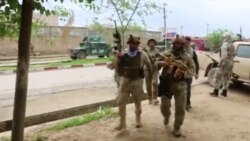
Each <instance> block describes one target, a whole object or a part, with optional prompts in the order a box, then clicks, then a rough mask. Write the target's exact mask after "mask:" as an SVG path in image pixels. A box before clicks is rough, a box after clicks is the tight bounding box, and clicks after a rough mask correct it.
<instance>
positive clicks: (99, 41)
mask: <svg viewBox="0 0 250 141" xmlns="http://www.w3.org/2000/svg"><path fill="white" fill-rule="evenodd" d="M90 55H91V56H92V55H95V56H98V57H99V58H103V57H105V56H107V57H109V56H110V55H112V48H111V46H110V45H109V44H107V43H106V42H105V40H104V36H103V35H101V34H100V33H91V34H90V33H89V34H88V36H87V37H84V38H83V40H82V42H80V44H79V47H76V48H72V49H70V58H71V59H85V58H86V57H87V56H90Z"/></svg>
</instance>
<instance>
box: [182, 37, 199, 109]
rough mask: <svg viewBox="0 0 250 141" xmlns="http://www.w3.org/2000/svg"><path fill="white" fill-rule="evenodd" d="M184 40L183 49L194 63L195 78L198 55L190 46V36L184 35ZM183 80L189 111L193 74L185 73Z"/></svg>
mask: <svg viewBox="0 0 250 141" xmlns="http://www.w3.org/2000/svg"><path fill="white" fill-rule="evenodd" d="M185 40H186V45H185V48H184V50H185V51H186V53H188V54H189V55H190V56H191V57H192V59H193V61H194V64H195V75H194V76H195V79H198V78H199V61H198V57H197V54H196V52H195V50H194V48H193V47H192V46H191V38H190V37H188V36H186V37H185ZM185 81H186V82H187V102H186V110H187V111H189V110H190V109H191V108H192V106H191V85H192V82H193V76H192V75H187V74H186V75H185Z"/></svg>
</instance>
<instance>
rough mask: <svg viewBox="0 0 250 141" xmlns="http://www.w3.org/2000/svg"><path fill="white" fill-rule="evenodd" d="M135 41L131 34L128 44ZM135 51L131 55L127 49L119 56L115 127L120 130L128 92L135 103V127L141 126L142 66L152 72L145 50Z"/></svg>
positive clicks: (124, 118) (124, 122) (123, 121)
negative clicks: (117, 119)
mask: <svg viewBox="0 0 250 141" xmlns="http://www.w3.org/2000/svg"><path fill="white" fill-rule="evenodd" d="M131 40H132V41H131ZM135 41H138V39H136V37H134V36H131V37H130V39H129V42H128V44H130V42H135ZM135 53H136V54H135V56H133V57H131V56H130V55H129V51H126V52H124V53H123V54H122V56H120V58H119V63H118V67H119V69H118V70H119V71H118V72H119V75H120V76H121V77H120V86H119V90H118V96H117V103H118V107H119V116H120V123H119V125H118V126H117V127H116V128H115V129H116V130H122V129H125V128H126V104H127V101H128V98H129V97H130V94H131V96H132V98H133V101H134V103H135V114H136V127H137V128H138V127H141V112H142V111H141V99H142V97H143V95H144V92H143V78H144V74H143V66H144V65H146V66H147V67H148V68H149V73H152V71H151V66H150V61H149V58H148V56H147V55H146V54H145V52H142V51H140V50H137V52H135Z"/></svg>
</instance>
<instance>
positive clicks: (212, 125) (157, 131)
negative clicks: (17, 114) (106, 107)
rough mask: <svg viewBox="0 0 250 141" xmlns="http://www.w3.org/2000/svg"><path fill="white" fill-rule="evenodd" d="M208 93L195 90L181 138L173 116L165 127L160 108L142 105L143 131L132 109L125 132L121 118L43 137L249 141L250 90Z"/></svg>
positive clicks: (57, 140)
mask: <svg viewBox="0 0 250 141" xmlns="http://www.w3.org/2000/svg"><path fill="white" fill-rule="evenodd" d="M209 91H211V88H210V87H209V86H207V85H199V86H196V87H193V97H192V101H193V109H192V111H191V112H189V113H187V114H186V119H185V122H184V125H183V128H182V131H183V134H184V135H183V137H181V138H175V137H173V136H172V133H171V132H172V129H173V128H172V125H173V120H174V119H173V116H172V118H171V119H170V125H169V126H167V127H164V126H163V124H162V121H163V118H162V116H161V114H160V111H159V106H151V105H148V104H147V103H144V104H143V114H142V119H143V127H142V128H140V129H136V128H135V127H134V122H135V120H134V106H133V105H130V106H128V108H127V113H128V116H127V126H128V129H127V131H125V132H116V131H113V127H114V126H115V125H116V123H117V121H118V118H111V119H102V120H99V121H95V122H91V123H89V124H86V125H83V126H79V127H73V128H69V129H66V130H62V131H59V132H54V133H52V132H49V133H45V134H41V135H43V136H44V135H45V136H48V140H49V141H167V140H172V141H173V140H178V141H249V140H250V121H249V120H250V109H249V106H250V93H249V92H250V86H244V87H241V88H240V89H239V88H232V89H231V92H230V94H229V97H228V98H223V97H219V98H214V97H210V96H209V95H208V92H209ZM172 111H173V109H172ZM172 113H173V112H172ZM33 134H34V133H33V132H32V133H29V135H33ZM39 134H40V133H39Z"/></svg>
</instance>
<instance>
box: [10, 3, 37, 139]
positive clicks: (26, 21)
mask: <svg viewBox="0 0 250 141" xmlns="http://www.w3.org/2000/svg"><path fill="white" fill-rule="evenodd" d="M32 12H33V0H23V3H22V13H21V25H20V34H19V40H18V63H17V73H16V89H15V101H14V111H13V123H12V135H11V140H12V141H23V138H24V121H25V112H26V98H27V88H28V70H29V54H30V49H29V48H30V38H31V26H32Z"/></svg>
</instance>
